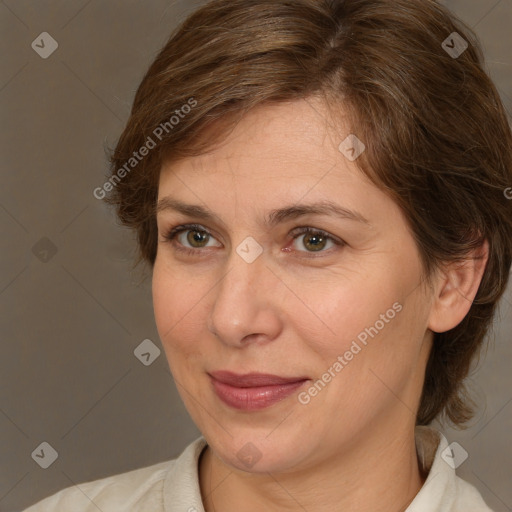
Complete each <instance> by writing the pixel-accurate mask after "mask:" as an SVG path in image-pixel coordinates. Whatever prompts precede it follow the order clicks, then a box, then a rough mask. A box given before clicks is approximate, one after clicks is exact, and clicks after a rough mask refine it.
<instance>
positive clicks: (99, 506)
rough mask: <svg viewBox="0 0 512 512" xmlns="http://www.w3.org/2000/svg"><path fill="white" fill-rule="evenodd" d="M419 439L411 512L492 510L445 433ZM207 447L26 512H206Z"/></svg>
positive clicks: (430, 432)
mask: <svg viewBox="0 0 512 512" xmlns="http://www.w3.org/2000/svg"><path fill="white" fill-rule="evenodd" d="M415 439H416V450H417V453H418V459H419V461H420V463H421V464H422V466H423V467H424V468H425V470H426V471H428V477H427V480H426V481H425V483H424V484H423V487H422V488H421V489H420V491H419V493H418V494H417V495H416V497H415V498H414V500H413V501H412V503H411V504H410V505H409V506H408V507H407V509H406V511H405V512H492V511H491V509H490V508H489V507H487V505H486V504H485V502H484V501H483V499H482V497H481V495H480V493H479V492H478V491H477V490H476V488H475V487H473V486H472V485H471V484H469V483H468V482H466V481H464V480H462V479H461V478H459V477H458V476H457V475H456V474H455V469H453V467H452V466H454V464H453V463H452V464H451V465H450V464H449V463H448V462H446V461H445V458H447V457H446V455H445V458H443V457H442V456H441V454H442V453H443V451H444V450H445V449H446V448H447V447H448V441H447V440H446V438H445V437H444V436H443V435H442V434H441V433H440V432H438V431H437V430H435V429H433V428H431V427H416V431H415ZM206 445H207V443H206V440H205V439H204V437H202V436H201V437H199V438H198V439H196V440H195V441H194V442H192V443H191V444H189V445H188V446H187V448H185V450H184V451H183V453H182V454H181V455H180V456H179V457H178V458H177V459H174V460H171V461H166V462H161V463H159V464H155V465H153V466H149V467H145V468H142V469H136V470H134V471H129V472H127V473H121V474H119V475H114V476H110V477H107V478H103V479H100V480H95V481H93V482H88V483H83V484H78V485H77V486H73V487H69V488H67V489H63V490H62V491H59V492H57V493H56V494H54V495H53V496H50V497H49V498H46V499H44V500H42V501H40V502H39V503H36V504H35V505H32V506H31V507H29V508H28V509H26V510H25V511H24V512H98V510H101V511H102V512H204V507H203V504H202V501H201V491H200V488H199V474H198V461H199V456H200V455H201V452H202V451H203V449H204V448H205V447H206ZM445 453H446V452H445ZM448 453H450V450H448Z"/></svg>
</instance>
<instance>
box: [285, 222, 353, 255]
mask: <svg viewBox="0 0 512 512" xmlns="http://www.w3.org/2000/svg"><path fill="white" fill-rule="evenodd" d="M293 234H294V237H293V243H294V246H295V247H296V242H297V241H301V242H302V245H303V247H306V251H302V250H300V249H298V251H299V252H309V253H315V252H327V251H325V250H324V249H326V247H327V249H331V248H332V247H334V246H336V245H338V246H343V245H345V243H344V242H343V241H342V240H339V239H337V238H335V237H333V236H331V235H329V234H328V233H326V232H325V231H322V230H319V229H314V228H310V227H306V228H299V229H298V230H295V231H294V232H293ZM329 243H330V244H331V245H330V246H329Z"/></svg>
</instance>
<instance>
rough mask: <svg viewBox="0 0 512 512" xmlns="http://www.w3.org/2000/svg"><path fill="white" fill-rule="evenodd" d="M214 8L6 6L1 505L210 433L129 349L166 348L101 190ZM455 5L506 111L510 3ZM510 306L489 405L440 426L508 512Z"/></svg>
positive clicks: (163, 0) (486, 386) (167, 379)
mask: <svg viewBox="0 0 512 512" xmlns="http://www.w3.org/2000/svg"><path fill="white" fill-rule="evenodd" d="M201 3H202V2H200V1H191V0H187V1H182V2H170V1H168V0H146V1H135V0H122V1H121V0H53V1H52V0H46V1H43V0H38V1H36V0H4V1H1V2H0V27H1V34H2V36H1V38H2V52H1V54H0V59H1V63H0V64H1V65H0V112H1V119H2V123H3V131H2V138H1V149H2V154H3V158H2V186H1V189H0V223H1V226H2V237H1V244H2V249H1V273H0V304H1V311H2V314H1V327H0V328H1V331H0V332H1V336H2V344H1V357H0V378H1V385H0V436H1V440H0V461H1V462H0V464H1V466H0V510H1V511H3V512H15V511H19V510H21V509H23V508H25V507H26V506H28V505H29V504H32V503H34V502H36V501H39V500H40V499H42V498H44V497H46V496H48V495H50V494H53V493H54V492H56V491H58V490H60V489H62V488H64V487H69V486H70V485H73V484H75V483H79V482H84V481H90V480H95V479H97V478H102V477H105V476H108V475H112V474H116V473H121V472H125V471H128V470H132V469H135V468H140V467H143V466H148V465H151V464H155V463H157V462H160V461H163V460H167V459H171V458H174V457H176V456H177V455H179V454H180V453H181V451H182V450H183V449H184V447H185V446H186V445H187V444H189V443H190V442H191V441H193V440H194V439H196V438H197V437H198V436H199V435H200V433H199V431H198V430H197V428H196V427H195V426H194V424H193V423H192V421H191V420H190V418H189V417H188V414H187V412H186V410H185V408H184V406H183V404H182V403H181V400H180V398H179V396H178V393H177V391H176V387H175V384H174V382H173V380H172V377H171V375H170V373H169V370H168V366H167V362H166V360H165V356H164V353H163V351H162V353H161V355H160V357H158V358H157V359H156V360H154V362H152V364H150V365H148V366H145V365H144V364H142V363H141V361H140V360H139V359H137V358H136V357H135V355H134V350H135V349H136V347H138V346H139V345H140V343H141V342H142V341H143V340H146V339H149V340H152V342H153V343H154V344H155V345H156V346H158V347H160V348H161V345H160V342H159V340H158V335H157V331H156V327H155V324H154V319H153V311H152V304H151V291H150V278H149V274H148V273H147V272H144V271H143V270H142V269H139V270H136V271H132V269H131V268H132V263H133V261H134V256H135V243H134V238H133V235H132V233H130V232H128V231H127V230H125V229H124V228H121V227H119V226H118V225H117V224H116V221H115V219H114V218H113V215H112V213H111V212H110V211H109V210H108V209H107V208H106V206H105V205H104V204H103V203H102V202H101V201H99V200H97V199H96V198H95V197H94V196H93V190H94V189H95V188H96V187H98V186H101V185H102V184H103V182H104V175H105V172H106V169H107V164H106V158H105V151H104V148H105V147H107V146H110V147H111V146H113V145H114V144H115V142H116V140H117V138H118V137H119V135H120V133H121V131H122V129H123V127H124V124H125V122H126V120H127V118H128V114H129V111H130V108H131V102H132V100H133V97H134V94H135V90H136V88H137V86H138V84H139V82H140V80H141V79H142V76H143V74H144V73H145V71H146V69H147V67H148V66H149V64H150V63H151V61H152V60H153V58H154V57H155V55H156V52H157V51H158V50H159V49H160V48H161V46H162V45H163V44H164V43H165V41H166V40H167V38H168V36H169V34H170V32H171V30H172V29H173V28H174V27H175V26H176V25H177V24H178V23H179V22H180V21H182V20H183V19H184V18H185V17H186V15H187V14H188V13H189V12H190V11H191V10H193V9H194V8H196V7H197V6H198V5H200V4H201ZM445 3H446V4H447V5H448V7H450V8H452V10H453V11H454V12H455V13H456V14H458V15H459V16H460V17H461V18H462V19H463V20H464V21H466V22H467V23H468V24H469V25H470V26H472V27H473V28H474V29H475V30H476V32H477V34H478V35H479V36H480V38H481V40H482V43H483V45H484V49H485V54H486V57H487V68H488V71H489V72H490V74H491V75H492V77H493V78H494V80H495V82H496V84H497V86H498V88H499V90H500V93H501V94H502V98H503V101H504V103H505V105H506V108H507V109H508V112H509V113H510V112H511V111H512V99H511V98H512V31H511V27H512V0H453V1H446V2H445ZM43 32H47V33H48V34H49V35H50V36H51V37H52V38H53V39H54V40H55V41H56V42H57V44H58V48H57V50H56V51H55V52H54V53H53V54H51V55H50V56H49V57H47V58H45V59H44V58H42V57H41V56H40V54H39V53H38V52H37V51H36V49H34V48H33V47H32V42H33V41H34V40H36V41H37V40H38V39H37V38H38V36H39V35H40V34H41V33H43ZM44 37H47V36H44ZM46 41H47V42H49V41H50V40H49V39H46ZM48 48H50V45H49V44H48V45H47V46H46V49H48ZM41 50H42V49H40V51H41ZM511 186H512V183H511ZM511 303H512V294H511V292H510V288H509V290H508V292H507V295H506V297H505V298H504V299H503V301H502V302H501V306H500V312H499V316H498V319H497V321H496V324H495V329H494V333H493V336H491V337H490V344H489V348H488V350H487V351H486V352H484V356H485V357H483V358H482V361H481V363H480V365H479V366H478V368H477V371H476V372H475V373H474V374H473V376H472V377H471V381H470V382H471V387H472V389H473V390H474V393H475V396H476V398H477V401H478V403H479V404H480V405H481V407H480V409H479V411H478V414H477V416H476V417H475V419H474V420H473V421H472V422H471V424H470V426H469V428H468V429H467V430H466V431H463V432H461V431H457V430H453V429H450V428H444V427H443V432H444V433H445V435H446V436H447V438H448V439H449V441H457V442H458V443H459V444H460V445H461V446H462V447H463V448H464V449H465V450H466V451H467V452H468V454H469V457H468V459H467V460H466V461H465V462H464V463H463V464H462V465H461V466H460V467H459V469H458V473H459V475H460V476H462V477H463V478H465V479H466V480H468V481H469V482H471V483H473V484H474V485H475V486H476V487H477V488H478V489H479V490H480V492H481V493H482V494H483V496H484V498H485V500H486V501H487V503H488V504H489V505H490V506H491V507H492V508H493V509H494V510H495V511H496V512H504V511H509V510H512V487H511V486H510V485H509V484H510V474H511V472H512V463H511V459H512V458H511V455H512V453H511V451H512V450H511V442H510V432H511V426H512V390H511V389H512V386H511V375H510V374H511V350H512V348H511V347H512V346H511V343H510V338H511V336H510V333H511V328H512V305H511ZM43 442H45V443H48V444H49V445H50V446H51V447H53V449H54V450H56V452H57V453H58V457H57V459H56V460H55V462H54V463H53V464H52V465H51V466H50V467H48V468H47V469H43V468H42V467H40V465H39V464H38V463H37V457H35V456H34V455H33V454H34V453H39V452H38V450H40V449H41V443H43ZM44 446H46V445H43V448H44ZM47 453H49V452H48V451H47Z"/></svg>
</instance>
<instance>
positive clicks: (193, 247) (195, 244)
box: [164, 224, 221, 254]
mask: <svg viewBox="0 0 512 512" xmlns="http://www.w3.org/2000/svg"><path fill="white" fill-rule="evenodd" d="M164 238H165V239H166V240H168V241H170V242H174V240H175V239H177V240H178V242H179V243H174V244H173V245H174V248H175V249H176V250H177V251H183V252H186V253H189V254H192V253H194V254H197V253H198V252H199V251H198V250H199V249H203V248H205V247H220V246H221V244H219V245H213V246H212V245H208V243H209V242H210V241H211V240H215V238H213V236H212V235H211V233H210V232H209V231H207V230H206V229H204V228H203V226H200V225H198V224H187V225H182V226H176V227H175V228H173V229H171V230H170V231H169V233H167V234H166V235H164ZM187 244H189V245H187Z"/></svg>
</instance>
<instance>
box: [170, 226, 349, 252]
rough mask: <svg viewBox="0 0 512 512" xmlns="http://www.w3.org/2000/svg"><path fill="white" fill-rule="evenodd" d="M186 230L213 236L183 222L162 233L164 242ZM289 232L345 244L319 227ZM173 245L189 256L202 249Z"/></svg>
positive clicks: (294, 238) (201, 227)
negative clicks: (320, 237)
mask: <svg viewBox="0 0 512 512" xmlns="http://www.w3.org/2000/svg"><path fill="white" fill-rule="evenodd" d="M186 231H199V232H201V233H205V234H207V235H209V236H213V235H212V234H211V233H210V232H209V231H208V230H207V229H205V228H204V227H203V226H200V225H199V224H183V225H180V226H176V227H174V228H172V229H170V230H169V231H168V233H167V234H165V235H164V238H165V241H166V242H174V240H175V238H176V237H177V236H178V235H180V234H181V233H183V232H186ZM290 234H293V235H294V236H293V240H296V239H297V238H299V237H300V236H303V235H320V236H322V238H324V239H326V240H330V241H332V242H333V243H334V244H335V245H337V246H340V247H343V246H345V245H346V244H345V242H344V241H343V240H341V239H338V238H334V237H333V236H331V235H329V234H328V233H326V232H325V231H322V230H321V229H316V228H311V227H299V228H295V229H294V230H293V231H292V232H291V233H290ZM173 247H174V249H175V250H176V251H178V252H181V253H183V254H188V255H191V256H198V255H199V253H200V252H202V251H203V250H204V249H200V248H198V249H191V248H189V247H184V246H182V245H181V244H180V245H176V243H173ZM296 252H297V251H296ZM298 252H299V253H304V252H305V253H306V254H310V256H305V257H306V258H317V257H319V256H315V255H314V254H315V253H314V252H311V251H298ZM326 252H329V250H327V251H318V254H320V255H321V254H322V253H324V254H325V253H326Z"/></svg>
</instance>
